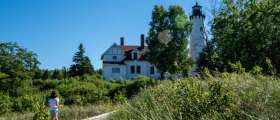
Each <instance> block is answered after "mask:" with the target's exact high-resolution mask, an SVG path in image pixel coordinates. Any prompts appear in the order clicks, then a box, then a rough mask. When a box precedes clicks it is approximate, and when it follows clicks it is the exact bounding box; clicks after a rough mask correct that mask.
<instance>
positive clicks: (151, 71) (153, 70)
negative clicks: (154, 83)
mask: <svg viewBox="0 0 280 120" xmlns="http://www.w3.org/2000/svg"><path fill="white" fill-rule="evenodd" d="M150 74H152V75H153V74H155V68H154V67H151V68H150Z"/></svg>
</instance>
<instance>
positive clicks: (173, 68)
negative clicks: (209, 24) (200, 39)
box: [147, 6, 191, 78]
mask: <svg viewBox="0 0 280 120" xmlns="http://www.w3.org/2000/svg"><path fill="white" fill-rule="evenodd" d="M150 27H151V28H150V30H149V34H148V38H147V44H148V48H149V51H148V52H147V58H148V60H149V61H150V62H151V63H152V64H154V65H155V66H156V67H157V68H158V69H159V71H160V73H161V78H163V75H164V73H165V72H170V73H178V72H182V71H185V70H187V69H188V68H189V65H190V59H189V57H188V49H187V41H188V36H189V34H190V31H191V25H190V22H189V21H188V17H187V16H186V14H185V12H184V10H183V9H182V8H181V7H179V6H170V7H169V10H168V11H166V10H164V8H163V6H155V8H154V10H153V12H152V21H151V23H150Z"/></svg>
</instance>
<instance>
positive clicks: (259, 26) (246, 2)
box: [212, 0, 280, 73]
mask: <svg viewBox="0 0 280 120" xmlns="http://www.w3.org/2000/svg"><path fill="white" fill-rule="evenodd" d="M279 6H280V1H279V0H235V1H233V0H224V1H223V3H222V8H221V9H220V10H219V11H218V13H217V14H216V16H215V18H214V20H213V25H212V34H213V41H214V42H216V43H215V44H216V45H217V50H218V51H219V57H220V59H221V60H222V62H223V63H224V64H227V65H225V66H224V67H225V68H226V69H228V70H229V68H230V65H229V63H236V62H237V61H240V63H241V64H242V65H243V67H244V68H246V70H251V69H253V67H254V66H256V65H259V66H260V67H262V68H264V71H267V70H266V69H269V67H266V66H267V64H266V59H267V58H269V59H270V60H271V65H272V66H275V68H276V69H277V71H278V73H279V71H280V47H279V46H280V38H279V36H280V17H278V15H279V11H280V7H279Z"/></svg>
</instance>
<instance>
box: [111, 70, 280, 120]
mask: <svg viewBox="0 0 280 120" xmlns="http://www.w3.org/2000/svg"><path fill="white" fill-rule="evenodd" d="M279 113H280V79H279V78H278V77H272V76H262V75H251V74H249V73H244V74H235V73H232V74H229V73H222V74H219V75H216V76H215V77H213V76H211V75H208V76H206V77H204V78H186V79H181V80H175V81H164V82H163V83H162V84H160V85H158V86H156V87H154V88H151V89H146V90H144V91H142V92H141V93H140V94H139V95H138V96H137V97H135V98H134V99H132V100H130V101H129V102H127V103H126V104H125V105H124V106H123V107H122V108H121V109H120V111H118V112H117V113H114V114H113V115H111V116H110V117H109V120H131V119H133V120H186V119H195V120H196V119H202V120H206V119H217V120H218V119H219V120H220V119H245V120H246V119H248V120H251V119H253V120H254V119H267V120H268V119H270V120H276V119H279V118H280V114H279Z"/></svg>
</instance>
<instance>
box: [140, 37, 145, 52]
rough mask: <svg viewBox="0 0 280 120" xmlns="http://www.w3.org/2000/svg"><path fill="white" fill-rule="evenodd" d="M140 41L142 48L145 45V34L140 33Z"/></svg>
mask: <svg viewBox="0 0 280 120" xmlns="http://www.w3.org/2000/svg"><path fill="white" fill-rule="evenodd" d="M140 40H141V41H140V42H141V49H144V47H145V35H144V34H141V38H140Z"/></svg>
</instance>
